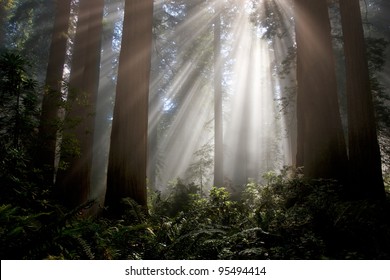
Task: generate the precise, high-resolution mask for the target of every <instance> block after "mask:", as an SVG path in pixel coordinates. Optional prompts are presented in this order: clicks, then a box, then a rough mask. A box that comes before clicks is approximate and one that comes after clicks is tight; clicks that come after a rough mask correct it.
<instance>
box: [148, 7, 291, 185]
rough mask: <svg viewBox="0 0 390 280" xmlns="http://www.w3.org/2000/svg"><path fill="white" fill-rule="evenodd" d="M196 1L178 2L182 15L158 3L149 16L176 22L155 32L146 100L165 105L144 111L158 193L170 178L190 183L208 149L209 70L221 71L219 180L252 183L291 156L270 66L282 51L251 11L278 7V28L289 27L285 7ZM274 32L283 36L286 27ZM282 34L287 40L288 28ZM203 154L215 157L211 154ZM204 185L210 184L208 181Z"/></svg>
mask: <svg viewBox="0 0 390 280" xmlns="http://www.w3.org/2000/svg"><path fill="white" fill-rule="evenodd" d="M194 2H195V3H198V4H196V5H187V4H186V3H184V2H183V4H182V5H183V6H181V9H182V11H181V13H183V15H182V14H181V13H178V11H177V10H174V9H173V7H170V6H169V5H166V4H165V2H164V1H157V9H156V11H155V14H157V15H158V17H159V19H160V20H165V21H167V20H168V18H171V17H175V18H176V21H175V22H174V23H173V25H172V26H170V27H168V26H167V28H166V30H164V31H163V32H161V31H160V30H156V31H155V32H156V39H155V54H154V59H153V63H154V66H153V67H152V68H153V69H157V70H156V75H155V76H154V78H153V79H152V81H151V87H150V88H151V93H150V96H151V98H152V99H153V100H154V99H155V98H156V97H155V96H158V98H160V99H163V100H165V101H159V102H160V105H159V106H152V107H151V110H150V111H149V134H151V133H152V131H156V130H157V131H159V132H158V135H157V136H155V137H158V141H157V144H155V145H157V148H156V147H152V148H149V150H153V152H154V153H155V155H153V156H155V157H157V158H158V159H157V160H154V161H153V162H150V163H149V164H154V165H156V166H155V167H154V168H155V170H157V169H158V172H155V173H153V175H152V176H156V178H157V179H155V178H153V180H151V181H153V182H156V183H155V184H156V186H154V187H155V188H156V189H164V188H165V187H166V185H167V184H168V182H169V181H171V180H174V179H176V178H181V179H182V180H186V179H188V180H192V181H193V180H194V178H186V174H188V173H189V172H188V171H189V169H191V168H193V167H191V166H193V164H194V162H196V161H197V158H196V156H195V154H197V155H199V154H200V153H201V151H202V147H204V146H205V145H207V144H209V145H213V141H212V139H213V137H214V125H213V118H214V112H213V106H212V105H213V104H212V100H213V86H212V85H213V81H214V77H213V74H211V75H210V73H213V71H222V76H223V78H222V91H223V115H224V121H223V153H224V156H223V157H224V160H223V161H224V163H223V165H224V168H223V169H224V177H225V183H226V184H228V185H231V186H232V189H234V188H235V186H241V185H243V184H245V183H246V182H247V181H248V179H250V178H251V179H254V180H260V179H261V176H262V174H263V173H264V172H268V171H277V170H279V169H281V168H282V166H283V165H285V164H290V163H291V157H290V156H285V155H290V151H289V145H288V144H286V143H287V142H288V141H287V136H286V130H287V128H286V124H285V122H286V121H285V119H284V118H285V116H284V115H283V114H282V113H280V111H279V109H278V100H280V99H281V96H282V95H283V94H282V93H281V91H282V90H283V89H281V87H282V86H281V85H280V83H279V81H278V78H277V77H276V76H277V75H276V74H275V73H274V72H275V71H276V70H275V69H274V68H275V66H274V65H275V63H278V62H277V60H278V61H279V62H280V61H281V60H282V58H281V57H276V55H278V52H279V53H281V55H285V53H286V52H287V48H284V49H283V50H276V49H275V48H277V46H276V44H274V45H272V44H271V41H270V40H269V39H267V38H265V36H264V32H265V29H264V28H263V29H261V27H259V26H260V25H261V24H260V25H259V24H257V23H256V22H255V21H256V20H255V19H254V16H253V15H254V14H256V9H257V10H261V11H262V12H261V14H264V13H265V10H266V9H271V8H272V9H278V11H274V13H278V14H279V15H278V16H282V17H283V21H284V23H283V26H290V25H288V22H289V21H290V20H291V11H290V10H289V9H291V7H290V6H289V5H287V4H285V3H284V1H276V2H272V3H273V5H271V7H270V6H269V5H268V6H267V5H265V1H260V2H256V3H255V2H254V1H244V0H242V1H222V2H221V1H211V3H210V2H207V1H197V2H196V1H194ZM267 12H269V10H268V11H267ZM184 14H185V16H184ZM217 16H220V20H221V21H222V23H223V30H222V32H221V35H220V36H221V38H220V40H221V50H220V53H219V54H214V53H213V50H212V46H213V40H215V39H213V38H214V37H213V23H214V21H215V18H216V17H217ZM279 29H280V30H279V31H278V32H282V31H281V30H282V29H283V30H284V27H280V28H279ZM157 32H161V33H158V34H157ZM285 32H286V34H287V35H286V36H287V37H288V38H289V40H291V38H292V34H290V32H291V30H288V31H285ZM279 41H280V40H279ZM275 46H276V47H275ZM280 46H284V45H283V44H279V47H280ZM214 55H217V57H216V58H217V59H216V60H215V65H214V64H213V63H212V61H213V57H214ZM213 69H220V70H213ZM153 71H154V70H153ZM164 102H168V103H166V104H168V105H169V106H165V105H164ZM204 153H206V154H207V153H210V154H207V155H205V154H203V155H204V156H206V157H208V156H209V157H211V158H213V154H212V150H211V151H210V150H208V152H206V151H204ZM198 160H199V159H198ZM212 164H213V161H208V165H207V166H205V167H204V169H203V172H204V173H205V174H207V175H205V176H206V177H207V176H208V177H210V176H212V173H213V169H214V166H213V165H212ZM190 173H191V172H190ZM154 174H156V175H154ZM200 176H201V177H202V176H203V175H200ZM202 178H203V177H202ZM149 179H150V178H149ZM195 181H196V179H195ZM205 181H207V182H208V187H211V184H212V179H211V177H210V178H208V179H207V180H205ZM197 183H199V182H197Z"/></svg>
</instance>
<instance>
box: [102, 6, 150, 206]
mask: <svg viewBox="0 0 390 280" xmlns="http://www.w3.org/2000/svg"><path fill="white" fill-rule="evenodd" d="M152 21H153V1H152V0H127V1H126V2H125V18H124V23H123V35H122V46H121V52H120V56H119V72H118V83H117V88H116V99H115V107H114V118H113V123H112V131H111V144H110V153H109V163H108V174H107V194H106V205H108V206H109V207H110V208H111V210H112V211H114V213H115V212H119V213H120V211H121V209H120V207H119V204H120V200H121V199H122V198H125V197H130V198H132V199H134V200H135V201H136V202H137V203H138V204H140V205H142V206H144V207H145V208H146V205H147V197H146V158H147V128H148V94H149V78H150V63H151V46H152Z"/></svg>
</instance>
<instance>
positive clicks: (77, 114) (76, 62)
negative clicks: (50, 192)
mask: <svg viewBox="0 0 390 280" xmlns="http://www.w3.org/2000/svg"><path fill="white" fill-rule="evenodd" d="M103 8H104V0H82V1H81V2H80V7H79V13H78V23H77V29H76V37H75V43H74V44H75V45H74V50H73V56H72V67H71V76H70V81H69V83H70V86H69V90H70V92H69V96H68V102H69V103H70V109H69V111H68V112H67V116H66V118H67V119H68V120H69V121H77V123H76V124H75V125H74V127H72V128H70V129H67V130H66V131H64V135H63V137H64V139H66V138H67V137H73V138H74V140H75V141H76V146H77V148H78V153H77V155H73V156H69V155H66V154H63V153H62V154H61V157H62V160H64V161H66V163H67V164H68V165H69V166H68V167H67V168H66V170H63V171H62V172H59V176H58V181H59V182H58V184H59V185H60V189H61V191H62V194H63V198H64V199H65V201H66V204H67V205H69V206H71V207H74V206H77V205H79V204H81V203H84V202H85V201H86V200H87V199H88V196H89V188H90V180H91V166H92V149H93V134H94V113H95V109H96V98H97V92H98V86H99V67H100V51H101V36H102V19H103ZM74 148H75V147H74Z"/></svg>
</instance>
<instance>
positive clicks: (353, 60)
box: [340, 0, 385, 198]
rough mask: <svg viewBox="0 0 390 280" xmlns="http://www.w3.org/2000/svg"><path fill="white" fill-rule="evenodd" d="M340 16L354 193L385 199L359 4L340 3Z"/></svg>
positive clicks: (351, 1) (355, 1)
mask: <svg viewBox="0 0 390 280" xmlns="http://www.w3.org/2000/svg"><path fill="white" fill-rule="evenodd" d="M340 12H341V22H342V30H343V37H344V54H345V65H346V80H347V82H346V84H347V100H348V101H347V104H348V151H349V176H350V178H349V179H350V182H349V184H350V191H351V194H353V195H354V196H357V197H359V198H384V197H385V190H384V185H383V178H382V169H381V156H380V150H379V144H378V139H377V132H376V121H375V117H374V107H373V101H372V95H371V89H370V76H369V70H368V63H367V56H366V47H365V41H364V31H363V25H362V19H361V12H360V5H359V1H358V0H340Z"/></svg>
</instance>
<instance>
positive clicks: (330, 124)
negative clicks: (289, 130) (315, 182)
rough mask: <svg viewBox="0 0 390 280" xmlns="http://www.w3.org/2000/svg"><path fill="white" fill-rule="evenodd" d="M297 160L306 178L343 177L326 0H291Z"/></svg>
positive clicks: (343, 155) (342, 144) (343, 153)
mask: <svg viewBox="0 0 390 280" xmlns="http://www.w3.org/2000/svg"><path fill="white" fill-rule="evenodd" d="M295 12H296V17H295V18H296V42H297V60H298V61H297V65H298V66H297V67H298V68H297V82H298V96H297V110H298V112H297V116H298V152H297V163H298V164H299V165H303V166H304V173H305V176H306V177H308V178H333V179H338V180H340V181H342V182H344V181H345V178H344V177H345V173H346V162H347V154H346V147H345V140H344V135H343V131H342V126H341V119H340V113H339V107H338V98H337V84H336V75H335V63H334V58H333V49H332V41H331V33H330V23H329V16H328V7H327V1H326V0H317V1H312V0H295Z"/></svg>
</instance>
